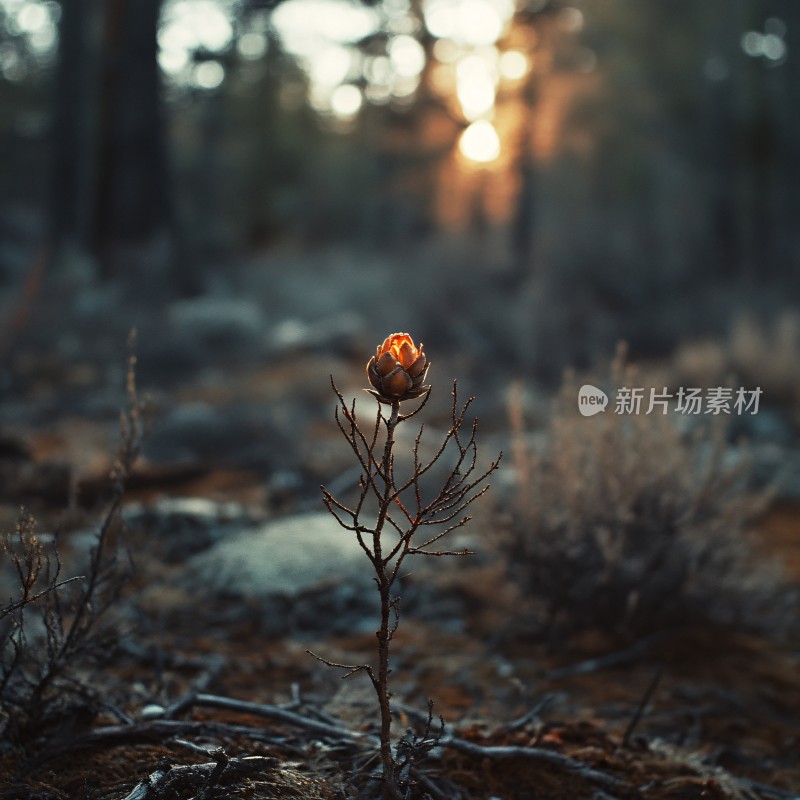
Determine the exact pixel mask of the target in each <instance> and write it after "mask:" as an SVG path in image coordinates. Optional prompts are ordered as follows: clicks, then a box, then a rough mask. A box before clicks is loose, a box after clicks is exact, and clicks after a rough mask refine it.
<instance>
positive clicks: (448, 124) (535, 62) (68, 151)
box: [0, 0, 800, 378]
mask: <svg viewBox="0 0 800 800" xmlns="http://www.w3.org/2000/svg"><path fill="white" fill-rule="evenodd" d="M799 30H800V8H798V6H797V3H796V2H793V0H706V1H705V2H702V3H697V2H693V1H692V0H678V1H677V2H673V3H669V4H666V3H663V2H658V0H647V1H646V2H642V1H641V0H593V1H592V2H588V0H586V1H585V2H581V1H580V0H576V2H574V3H573V2H569V3H568V2H561V1H559V2H552V1H550V0H527V2H525V1H524V0H523V1H522V2H519V3H515V2H514V1H513V0H383V1H382V2H374V0H368V2H365V3H362V4H359V3H350V2H345V0H284V2H280V3H275V2H273V0H267V1H265V0H163V1H162V0H135V1H134V0H63V1H62V2H56V1H55V0H0V152H1V153H2V159H0V277H1V278H2V281H3V285H4V286H5V287H6V288H7V289H9V290H10V291H8V292H6V293H4V294H3V308H4V310H5V314H4V316H5V317H6V320H7V322H6V324H5V328H6V329H7V330H6V335H5V336H4V339H5V340H9V337H11V338H13V337H12V336H11V332H10V331H9V330H8V329H9V328H13V327H14V324H13V323H12V322H9V321H8V320H10V318H11V317H12V316H13V314H14V313H19V306H20V303H21V300H20V298H21V297H22V298H25V297H32V296H33V294H35V293H38V292H39V291H40V290H41V288H42V286H44V287H45V288H44V293H45V294H46V290H47V287H49V288H50V289H51V290H53V291H54V292H55V293H56V295H57V296H58V298H59V300H60V303H59V307H60V308H62V310H67V309H71V311H73V312H75V313H76V314H78V315H79V316H80V314H84V315H85V314H90V310H89V309H88V308H87V306H90V305H92V304H95V305H98V306H99V308H94V309H93V311H94V313H95V314H96V315H97V316H101V317H102V316H103V315H104V314H105V315H107V316H108V317H114V318H116V317H118V312H119V311H120V310H121V309H124V308H129V309H133V308H135V307H136V306H137V305H139V304H138V303H137V302H136V298H137V297H138V298H139V299H140V300H141V299H145V300H146V303H145V304H144V305H145V306H146V307H147V308H149V309H150V310H153V309H154V308H156V307H158V306H161V307H166V306H167V305H168V304H169V303H172V302H174V301H176V300H181V299H186V298H198V297H205V298H206V299H209V298H217V299H224V300H225V302H226V303H227V305H224V304H223V305H221V306H219V307H218V308H217V311H218V312H219V314H220V315H222V316H224V315H225V314H226V313H227V315H228V317H230V318H232V319H233V320H234V321H235V322H237V323H238V324H240V325H241V324H244V322H243V320H245V319H252V318H253V317H255V316H259V315H260V314H262V313H266V314H267V315H269V317H270V321H271V322H272V323H273V324H278V323H287V324H288V329H287V327H286V324H284V326H283V327H282V328H280V330H279V331H278V333H280V332H281V331H282V332H283V333H285V334H287V335H289V336H290V338H291V335H292V333H293V332H294V333H297V330H296V329H297V326H298V325H300V326H307V325H313V324H314V323H315V322H318V321H319V320H320V319H321V318H326V317H331V316H334V317H336V318H337V319H338V320H339V321H340V322H341V320H342V315H343V314H344V315H348V314H349V315H350V317H349V320H350V323H349V324H351V327H352V325H361V326H362V327H364V326H366V327H367V328H368V329H370V330H371V328H370V326H377V328H378V330H377V332H376V333H374V335H373V336H371V337H370V338H375V337H382V336H384V335H385V334H386V333H387V332H390V329H391V330H394V329H399V330H406V329H409V330H416V331H419V332H420V334H421V335H423V337H424V339H425V340H426V341H428V340H435V341H436V342H437V344H438V345H439V346H440V347H441V348H445V349H448V350H450V349H462V350H468V351H469V352H471V353H472V354H473V355H475V356H477V357H478V358H482V357H484V356H485V355H486V354H488V353H491V354H493V355H492V357H493V360H496V359H498V358H499V360H500V361H502V362H503V363H504V365H505V366H508V365H510V364H517V365H523V366H525V367H528V368H533V369H534V370H536V373H537V375H539V376H540V377H545V378H546V377H548V376H549V377H551V378H552V377H558V376H559V375H560V373H561V370H562V368H563V367H564V366H565V365H566V364H577V365H586V364H588V363H590V362H591V361H592V360H593V359H594V358H595V357H597V356H598V355H601V356H603V357H608V356H610V354H611V352H612V351H613V347H614V344H615V342H616V341H617V340H618V339H620V338H624V339H627V340H628V341H629V342H630V345H631V348H632V350H633V352H634V354H636V355H645V356H648V355H654V354H656V355H658V354H664V353H666V352H669V351H671V350H672V349H673V348H674V347H675V346H676V345H677V344H679V343H680V342H681V341H682V340H684V339H685V338H687V337H698V336H705V335H709V334H715V335H724V334H725V333H726V331H728V330H729V328H730V326H731V324H732V323H733V321H734V320H735V319H736V318H737V317H741V314H742V312H743V311H746V312H748V313H749V314H750V315H751V317H753V318H755V319H756V320H760V321H761V322H762V323H763V324H767V325H770V324H772V321H773V320H774V319H775V318H777V317H778V316H780V315H781V312H782V310H783V309H785V308H787V307H789V308H791V307H792V306H793V305H794V304H796V299H797V289H798V284H799V283H800V277H799V276H800V273H798V270H797V269H796V265H797V260H798V255H799V254H800V226H798V225H797V220H798V218H800V150H799V148H798V142H800V102H798V100H799V99H800V98H798V92H800V89H799V88H798V87H800V59H798V58H797V57H795V54H794V53H793V52H792V51H793V48H794V47H796V46H797V44H796V41H795V40H796V38H797V36H798V31H799ZM25 286H27V287H28V288H27V289H25V288H23V287H25ZM112 286H113V287H114V290H113V291H111V289H110V288H109V287H112ZM35 287H38V288H35ZM34 288H35V291H34ZM24 302H25V301H24V299H23V300H22V303H23V304H24ZM184 308H185V306H184ZM15 309H16V311H15ZM206 310H208V309H207V308H206ZM336 315H338V316H336ZM123 316H124V315H123ZM130 316H135V315H134V314H133V312H132V311H131V314H130ZM356 318H357V319H356ZM217 320H218V323H220V317H219V316H218V317H217ZM126 321H127V322H129V323H130V322H133V321H135V320H132V319H129V320H126ZM220 324H221V323H220ZM293 325H294V326H295V327H294V328H293V327H292V326H293ZM334 327H336V326H335V325H334ZM340 327H341V326H340ZM344 327H345V328H347V325H346V324H345V326H344ZM420 334H418V335H420ZM793 335H796V331H795V332H794V334H793ZM117 341H118V340H117ZM9 346H10V345H9V344H8V343H7V344H6V349H8V347H9ZM146 346H147V345H146V344H145V347H146Z"/></svg>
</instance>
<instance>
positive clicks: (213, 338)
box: [169, 295, 265, 346]
mask: <svg viewBox="0 0 800 800" xmlns="http://www.w3.org/2000/svg"><path fill="white" fill-rule="evenodd" d="M169 322H170V324H171V325H172V326H173V328H175V329H178V330H180V331H181V333H182V334H183V335H184V336H188V337H189V338H190V339H193V340H199V341H201V342H203V343H204V344H206V345H209V346H215V345H231V344H242V343H247V342H250V343H254V342H255V341H256V340H257V339H258V338H259V337H260V335H261V334H262V333H263V331H264V326H265V317H264V313H263V312H262V310H261V308H260V307H259V306H258V305H257V304H256V303H254V302H252V301H250V300H244V299H241V298H225V297H217V296H213V295H205V296H202V297H196V298H192V299H190V300H180V301H178V302H176V303H174V304H173V305H172V306H171V307H170V309H169Z"/></svg>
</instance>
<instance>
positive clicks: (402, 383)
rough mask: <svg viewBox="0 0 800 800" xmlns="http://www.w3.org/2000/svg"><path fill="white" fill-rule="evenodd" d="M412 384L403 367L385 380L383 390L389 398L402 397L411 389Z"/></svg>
mask: <svg viewBox="0 0 800 800" xmlns="http://www.w3.org/2000/svg"><path fill="white" fill-rule="evenodd" d="M412 383H413V382H412V380H411V378H410V377H409V375H408V373H407V372H406V371H405V370H404V369H403V368H402V367H398V368H397V370H396V371H395V372H392V373H390V374H389V375H387V376H386V377H384V378H383V380H382V381H381V384H382V386H381V388H382V390H383V393H384V394H385V395H388V396H389V397H402V396H403V395H404V394H405V393H406V392H407V391H408V390H409V389H410V388H411V386H412Z"/></svg>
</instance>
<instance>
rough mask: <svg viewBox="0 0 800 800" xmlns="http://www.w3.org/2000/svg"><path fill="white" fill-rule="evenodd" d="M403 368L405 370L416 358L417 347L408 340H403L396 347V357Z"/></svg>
mask: <svg viewBox="0 0 800 800" xmlns="http://www.w3.org/2000/svg"><path fill="white" fill-rule="evenodd" d="M397 360H398V361H399V362H400V363H401V364H402V365H403V369H405V370H407V369H408V368H409V367H410V366H411V365H412V364H413V363H414V362H415V361H416V360H417V348H416V347H414V345H413V344H411V342H410V341H409V340H407V339H406V340H405V341H403V342H402V343H401V344H400V347H399V348H398V359H397Z"/></svg>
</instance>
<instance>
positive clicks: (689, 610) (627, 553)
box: [510, 356, 777, 636]
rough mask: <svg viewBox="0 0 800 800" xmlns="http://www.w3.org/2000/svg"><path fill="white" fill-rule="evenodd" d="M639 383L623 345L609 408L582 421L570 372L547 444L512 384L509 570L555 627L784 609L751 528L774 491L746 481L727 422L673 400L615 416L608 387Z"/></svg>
mask: <svg viewBox="0 0 800 800" xmlns="http://www.w3.org/2000/svg"><path fill="white" fill-rule="evenodd" d="M638 380H641V379H638ZM638 380H637V378H636V377H635V376H634V375H633V374H632V372H631V370H630V369H626V368H625V367H624V361H623V357H622V356H620V357H619V358H618V359H617V361H616V362H615V364H614V365H613V367H612V374H611V381H610V383H609V384H608V385H607V387H606V389H607V393H608V394H609V396H610V397H611V400H610V403H609V406H608V408H607V409H606V411H605V412H604V413H600V414H597V415H596V416H593V417H587V418H584V417H582V416H580V414H579V412H578V408H577V397H578V388H579V383H578V382H577V381H576V380H575V379H574V377H569V376H568V378H567V379H566V380H565V382H564V385H563V388H562V390H561V392H560V394H559V396H558V398H557V400H556V401H555V404H554V409H553V414H552V418H551V421H550V427H549V436H548V439H547V443H546V445H545V446H544V447H543V449H542V451H541V452H539V453H534V452H532V449H531V448H530V446H529V445H527V444H526V442H525V436H524V426H523V421H522V412H521V402H520V399H519V392H512V401H511V404H510V407H511V422H512V428H513V429H514V440H515V446H514V459H515V465H516V474H517V479H518V490H517V508H516V513H515V524H514V525H513V531H514V533H513V535H512V563H513V565H514V566H513V568H512V569H513V570H514V571H515V572H516V574H517V575H518V576H519V577H520V578H521V579H522V581H523V582H524V584H525V586H526V588H527V590H528V591H529V593H530V594H531V595H532V596H533V598H534V599H535V600H536V604H537V606H538V608H539V610H540V611H541V613H542V615H543V616H542V619H543V620H544V621H545V624H546V625H547V626H548V627H550V628H551V629H552V630H564V629H567V630H576V629H586V628H590V627H598V626H599V627H600V628H601V629H603V630H606V631H609V632H612V633H614V634H619V635H622V636H630V635H639V634H642V633H645V632H649V631H653V630H657V629H662V628H666V627H670V626H675V625H681V624H686V623H692V622H696V621H701V620H714V621H718V622H727V623H739V622H742V621H746V622H747V623H748V624H752V623H755V622H756V621H758V620H761V619H762V617H761V615H762V613H764V612H765V609H766V608H770V609H771V611H777V607H776V605H775V604H774V603H772V602H765V601H768V600H770V601H771V600H773V599H774V590H773V589H772V588H770V587H774V586H775V585H776V583H777V577H776V568H775V567H774V566H772V565H767V564H764V563H759V562H754V560H753V547H752V543H751V536H750V530H751V526H752V523H753V521H754V520H755V519H756V518H757V517H758V516H759V515H760V514H761V513H762V512H763V510H764V509H765V506H766V503H767V500H768V498H767V497H766V496H765V495H764V494H763V493H762V494H760V495H756V494H754V493H753V492H750V491H748V490H747V488H746V486H747V480H746V478H747V473H748V463H747V460H746V458H745V457H744V456H742V455H741V454H739V455H738V456H736V455H735V452H734V451H733V450H732V449H731V448H729V447H728V446H727V445H726V443H725V439H724V430H723V429H722V428H721V427H719V426H713V425H700V426H696V429H695V430H694V431H693V432H691V431H690V432H686V431H684V430H681V427H684V428H685V427H687V426H680V425H679V419H676V416H675V414H674V412H673V411H672V409H670V413H668V414H667V415H663V414H661V413H660V412H659V413H653V414H650V415H645V414H644V410H645V408H644V406H643V409H642V413H640V414H638V415H621V414H616V413H614V400H613V394H612V390H613V389H614V388H616V387H620V386H628V387H631V386H638V385H641V384H640V383H639V382H638ZM598 385H603V383H600V384H598ZM657 388H658V389H659V390H660V389H661V387H657ZM644 405H646V401H645V404H644ZM690 419H691V420H695V421H696V420H698V418H697V417H692V418H690ZM682 421H683V422H686V421H688V420H687V419H683V420H682ZM707 421H708V420H704V422H707ZM701 422H703V421H701ZM762 621H763V620H762Z"/></svg>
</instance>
